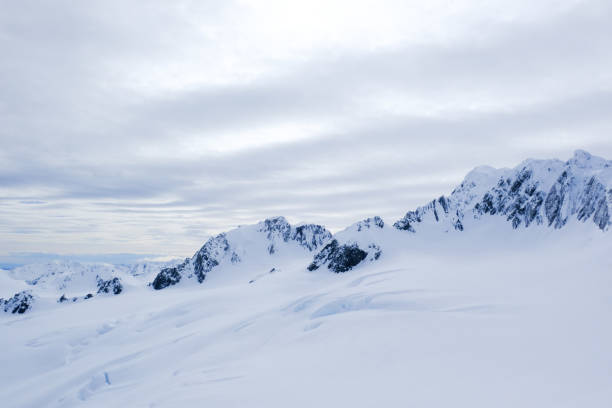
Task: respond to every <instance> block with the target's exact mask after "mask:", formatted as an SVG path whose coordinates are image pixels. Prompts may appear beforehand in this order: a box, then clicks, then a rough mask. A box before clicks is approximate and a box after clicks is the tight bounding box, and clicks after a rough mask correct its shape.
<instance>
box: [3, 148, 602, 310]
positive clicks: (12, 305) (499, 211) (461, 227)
mask: <svg viewBox="0 0 612 408" xmlns="http://www.w3.org/2000/svg"><path fill="white" fill-rule="evenodd" d="M611 210H612V162H611V161H608V160H605V159H602V158H599V157H595V156H592V155H590V154H589V153H587V152H585V151H581V150H579V151H576V152H575V153H574V155H573V157H572V158H571V159H570V160H568V161H566V162H563V161H560V160H525V161H524V162H523V163H521V164H520V165H518V166H517V167H515V168H513V169H495V168H492V167H486V166H483V167H477V168H475V169H474V170H472V171H471V172H470V173H468V175H467V176H466V177H465V179H464V180H463V182H462V183H461V184H460V185H459V186H457V188H455V189H454V190H453V191H452V193H451V194H450V195H449V196H441V197H439V198H437V199H435V200H432V201H430V202H429V203H427V204H426V205H424V206H422V207H419V208H417V209H416V210H413V211H409V212H408V213H406V215H405V216H404V217H403V218H401V219H400V220H398V221H397V222H395V223H394V224H393V225H392V226H388V225H386V224H385V222H384V221H383V220H382V219H381V218H380V217H372V218H368V219H365V220H363V221H359V222H357V223H355V224H353V225H351V226H349V227H348V228H346V229H344V230H342V231H339V232H337V233H335V234H333V235H332V234H331V233H330V232H329V231H328V230H327V229H325V228H324V227H323V226H321V225H315V224H304V225H297V226H293V225H291V224H289V223H288V222H287V220H286V219H285V218H283V217H275V218H269V219H266V220H265V221H262V222H260V223H258V224H255V225H250V226H243V227H239V228H236V229H234V230H231V231H228V232H226V233H222V234H219V235H217V236H215V237H212V238H210V239H209V240H208V241H206V243H205V244H204V245H203V246H202V247H201V248H200V250H198V251H197V252H196V253H195V254H194V255H193V256H192V257H191V258H186V259H185V260H184V261H182V262H180V263H178V264H177V263H170V264H164V265H158V266H155V265H150V264H149V265H147V264H143V265H140V266H138V267H132V266H120V265H105V266H100V265H89V266H87V267H85V266H84V265H78V264H50V265H49V268H48V270H44V271H43V270H41V269H39V268H29V267H28V266H24V267H22V268H18V269H20V270H18V271H13V272H12V273H14V274H16V275H19V276H20V277H19V279H22V280H24V281H25V283H26V284H27V286H28V288H27V290H24V291H21V292H18V293H16V294H14V295H12V296H10V297H9V298H8V299H0V307H1V308H2V310H4V311H5V312H7V313H24V312H26V311H28V310H30V309H31V308H32V305H33V304H35V303H36V302H37V301H38V300H37V299H39V292H43V289H45V290H46V291H47V292H50V293H53V294H54V296H55V298H54V302H57V303H64V302H67V303H74V302H80V301H88V299H91V298H93V297H96V296H99V295H103V294H104V295H118V294H120V293H123V291H124V289H127V290H128V291H129V290H130V286H129V285H128V286H127V287H124V282H123V281H122V280H121V279H124V278H127V279H130V280H132V278H138V277H139V276H145V277H146V280H144V281H138V285H145V284H146V283H148V284H149V285H150V286H151V287H152V288H153V289H156V290H160V289H164V288H168V287H170V286H174V285H177V284H179V283H180V284H185V283H188V282H192V283H195V284H201V283H203V282H205V280H206V279H207V276H208V275H209V273H211V271H215V273H216V272H218V273H219V274H220V275H219V276H222V275H223V272H226V271H227V269H232V270H236V271H237V272H238V273H237V275H240V277H242V276H244V278H245V282H248V283H251V284H255V283H256V282H257V280H258V279H259V277H262V276H267V275H268V274H270V273H278V272H279V271H281V270H282V268H283V267H284V266H285V265H298V268H299V265H300V263H301V262H303V268H304V270H307V271H310V272H313V273H315V271H317V273H318V272H320V271H330V272H334V273H346V272H348V271H350V270H352V269H353V268H355V267H358V266H361V265H364V264H367V263H369V262H376V261H379V260H380V259H383V258H384V257H386V256H387V255H389V254H390V255H392V254H393V251H397V250H398V249H399V250H401V248H402V247H408V246H410V245H411V241H412V237H413V236H416V235H419V234H420V233H423V232H425V231H428V232H429V233H432V232H433V233H434V234H435V233H442V234H447V233H449V234H464V233H466V231H470V230H476V229H477V227H478V226H487V225H489V224H492V223H493V222H495V223H501V224H502V225H507V226H508V228H509V229H515V230H520V229H522V228H535V227H538V228H550V229H563V228H564V227H565V226H566V225H567V224H568V223H571V222H574V223H584V224H587V225H588V224H590V225H592V227H593V228H594V229H595V230H601V231H605V233H608V232H607V231H609V229H610V224H611V216H610V215H611ZM482 231H483V232H482V233H483V234H499V233H500V232H499V231H500V230H499V229H498V228H492V229H487V228H484V229H482ZM517 233H520V232H517ZM420 236H423V237H426V239H436V238H435V235H427V234H421V235H420ZM155 268H156V269H155ZM291 268H294V266H291ZM294 269H295V268H294ZM266 271H269V272H266ZM149 273H150V274H149ZM249 273H258V275H257V276H253V275H250V276H248V275H249ZM237 275H236V276H237ZM121 277H123V278H121ZM132 284H134V283H132ZM67 291H68V292H72V294H70V295H68V292H67ZM60 295H61V296H60Z"/></svg>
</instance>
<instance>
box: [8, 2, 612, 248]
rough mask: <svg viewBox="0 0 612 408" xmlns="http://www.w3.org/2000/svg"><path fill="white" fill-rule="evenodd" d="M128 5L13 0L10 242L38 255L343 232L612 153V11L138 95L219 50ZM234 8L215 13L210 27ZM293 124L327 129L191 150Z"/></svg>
mask: <svg viewBox="0 0 612 408" xmlns="http://www.w3.org/2000/svg"><path fill="white" fill-rule="evenodd" d="M124 3H125V2H112V3H108V2H101V3H95V4H93V3H92V5H90V4H87V5H85V4H81V3H63V2H49V3H40V6H39V7H37V6H36V4H35V3H29V2H19V4H18V3H9V4H7V5H6V7H4V6H3V8H4V11H6V12H5V13H2V16H0V27H1V28H0V47H1V50H2V52H3V55H4V56H5V57H6V58H3V59H2V61H0V74H1V75H0V88H1V89H2V96H1V97H0V140H1V142H2V148H1V149H0V195H1V196H2V197H1V198H0V243H2V244H3V245H2V246H3V247H6V248H13V249H24V248H25V249H28V250H31V249H33V248H32V247H33V246H44V245H47V242H48V241H49V240H52V239H53V238H52V237H54V236H55V237H57V236H60V235H62V236H63V235H70V234H73V235H74V240H73V241H70V240H67V238H66V241H64V243H62V242H60V243H58V244H57V245H58V248H60V247H62V246H63V248H65V249H63V250H64V251H68V252H69V251H71V250H72V248H73V246H72V245H74V241H76V240H81V241H83V244H82V245H90V246H93V247H97V245H98V244H99V243H101V242H103V243H104V244H103V246H104V248H106V249H104V250H105V251H106V250H117V248H118V247H119V245H126V244H125V243H126V242H131V243H130V244H129V245H133V248H137V250H139V251H145V252H146V251H151V250H155V251H156V252H161V251H158V250H157V249H158V248H165V249H168V250H172V251H179V250H180V251H186V250H187V249H186V248H188V249H191V248H192V247H196V246H198V245H199V241H200V240H201V239H204V238H205V236H206V235H207V234H210V233H214V232H218V231H221V230H224V229H227V228H228V227H231V226H234V225H236V224H239V223H245V222H252V221H256V220H257V219H259V218H262V217H265V216H269V215H279V214H280V215H286V216H288V217H289V218H290V219H292V220H294V221H313V222H320V223H324V224H327V225H329V226H331V227H332V228H340V227H341V226H343V225H347V224H349V223H351V222H353V221H355V220H356V219H357V218H358V217H361V216H369V215H383V216H387V217H395V216H400V215H401V214H402V213H403V212H405V211H406V210H408V209H411V208H412V207H414V206H416V205H419V204H422V203H423V202H425V201H427V200H429V199H430V198H433V197H436V196H439V195H441V194H444V193H448V192H449V191H450V190H451V189H452V187H453V186H454V184H456V183H458V182H459V181H460V180H461V178H462V177H463V175H464V174H465V173H466V172H467V171H468V170H470V169H471V168H472V167H474V166H476V165H480V164H491V165H496V166H509V165H514V164H516V163H518V162H519V161H521V160H522V159H524V158H526V157H527V156H535V157H560V158H565V157H567V156H568V155H569V154H570V153H571V150H573V149H575V148H585V149H588V150H592V152H593V153H595V154H599V155H602V156H606V157H612V143H611V142H610V140H611V139H610V138H609V135H610V131H611V130H612V122H611V120H610V115H609V112H611V111H612V77H610V76H609V74H607V73H608V72H610V70H611V69H612V52H610V48H609V38H611V37H612V28H611V26H610V24H609V23H608V18H607V16H609V15H610V12H611V11H612V8H611V6H610V4H609V2H584V3H579V4H578V5H577V6H576V7H574V8H572V9H570V10H569V11H567V12H565V13H561V14H557V15H555V16H554V17H549V18H545V17H543V18H539V19H537V20H535V21H508V22H506V23H496V24H494V25H491V26H483V27H482V28H481V29H475V30H474V33H473V34H472V35H471V36H468V37H465V38H462V39H460V40H457V41H453V40H449V41H448V42H447V43H445V44H440V43H438V44H427V45H418V44H414V43H411V44H396V45H395V46H394V47H393V48H385V49H355V48H352V49H333V50H329V49H326V50H319V49H317V50H314V51H313V52H312V53H310V54H308V55H305V56H304V58H303V59H301V60H299V61H296V60H287V59H279V61H278V63H277V65H276V66H274V68H275V69H271V70H270V71H269V72H264V73H263V74H261V75H259V76H257V77H255V78H252V79H249V80H248V81H236V82H231V83H229V84H226V85H219V84H217V85H210V84H209V85H205V86H202V85H199V86H191V87H187V89H180V90H174V91H168V90H167V89H162V88H160V89H157V88H155V87H154V84H152V86H153V88H152V89H151V90H150V92H149V93H147V92H145V91H143V90H142V89H140V88H138V87H132V86H130V84H129V81H130V80H134V78H137V76H138V75H137V71H138V69H139V67H142V66H148V67H150V66H155V65H156V64H163V63H166V62H167V61H166V60H167V59H171V58H174V57H177V58H179V57H181V54H182V53H183V52H185V53H187V52H188V51H194V50H197V51H198V52H202V53H204V54H205V55H207V53H208V52H211V59H212V55H213V53H212V51H210V50H211V49H212V48H210V47H212V46H213V45H214V44H213V43H214V39H212V37H211V38H207V37H206V35H202V34H201V33H198V32H197V30H195V28H194V27H193V26H191V24H190V23H188V22H187V20H186V19H185V18H184V17H185V16H184V14H182V13H184V12H183V11H181V7H182V5H180V4H178V5H177V6H176V8H174V7H173V8H172V9H171V10H167V12H166V13H165V12H164V11H165V10H164V8H163V7H162V6H160V4H161V3H149V6H147V7H134V6H133V5H131V4H130V5H127V6H124ZM37 4H38V3H37ZM211 4H213V3H211ZM219 4H221V3H219ZM232 7H234V6H233V5H232V4H229V3H227V4H225V5H218V6H217V5H213V6H212V8H211V9H210V10H209V11H210V17H209V20H214V19H218V20H219V21H222V20H223V18H225V17H224V16H225V13H228V12H229V13H231V12H232V11H231V10H233V9H232ZM185 9H186V10H188V7H186V8H185ZM228 10H229V11H228ZM118 12H120V13H119V14H117V13H118ZM117 15H121V18H114V17H115V16H117ZM160 27H163V30H160ZM164 33H166V35H164ZM190 36H193V39H191V40H187V39H188V38H189V37H190ZM168 38H170V39H173V38H176V39H180V40H185V41H186V43H185V44H183V43H173V41H169V40H168ZM198 41H201V42H202V45H201V47H202V48H201V49H200V48H197V47H196V48H193V45H194V43H197V42H198ZM185 50H187V51H185ZM215 52H217V51H215ZM214 55H215V56H216V54H214ZM182 63H185V62H184V61H182ZM130 69H133V70H134V71H135V72H134V73H131V72H130ZM162 75H163V73H162ZM168 75H169V74H168ZM387 102H388V103H389V104H391V105H392V106H391V107H389V106H386V105H385V103H387ZM394 104H397V105H398V108H397V109H398V110H394V106H393V105H394ZM283 123H293V124H322V126H321V127H322V129H323V130H322V131H320V132H318V133H316V134H313V135H311V136H310V137H307V138H305V139H303V140H297V141H296V140H293V141H290V142H284V143H271V144H267V145H264V146H262V147H257V148H249V149H242V150H240V149H237V150H235V151H230V152H225V153H215V152H213V151H206V150H204V149H202V148H200V150H197V151H196V150H195V147H191V146H190V145H189V143H190V142H191V141H193V140H196V141H197V140H198V139H199V140H207V141H215V140H216V138H218V137H219V134H221V133H229V134H231V133H232V132H237V131H241V132H248V131H250V130H252V129H255V128H261V129H263V131H264V132H265V130H266V129H267V128H269V127H274V126H275V125H277V124H283ZM328 127H329V130H328ZM247 134H248V133H247ZM560 134H564V135H566V136H565V139H564V140H563V141H561V140H559V137H560V136H559V135H560ZM177 146H183V148H184V149H186V152H185V153H191V154H189V155H188V154H184V155H183V154H182V152H181V151H179V149H178V148H177ZM144 148H151V149H152V150H153V151H155V152H157V153H156V154H149V155H147V154H144V153H143V149H144ZM145 150H146V149H145ZM166 152H167V153H166ZM120 226H124V229H121V228H120ZM26 233H28V234H27V235H28V237H26V238H19V236H20V235H25V234H26ZM116 233H117V234H118V235H114V234H116ZM37 234H38V235H37ZM62 239H64V238H62ZM106 241H108V242H110V243H108V242H106ZM113 241H116V242H114V243H113ZM119 243H120V244H119ZM54 245H55V244H54ZM79 248H80V250H87V249H86V247H79ZM147 248H150V249H147ZM34 249H35V248H34ZM57 250H62V249H61V248H60V249H57ZM130 250H132V249H130ZM134 250H136V249H134Z"/></svg>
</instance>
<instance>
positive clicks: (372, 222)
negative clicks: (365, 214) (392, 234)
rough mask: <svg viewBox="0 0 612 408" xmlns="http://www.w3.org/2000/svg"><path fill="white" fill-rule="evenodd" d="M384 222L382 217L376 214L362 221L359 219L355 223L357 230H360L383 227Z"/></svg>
mask: <svg viewBox="0 0 612 408" xmlns="http://www.w3.org/2000/svg"><path fill="white" fill-rule="evenodd" d="M384 226H385V222H384V221H383V219H382V218H380V217H378V216H376V217H373V218H366V219H365V220H363V221H359V222H358V223H357V231H362V230H364V229H370V228H373V227H378V228H384Z"/></svg>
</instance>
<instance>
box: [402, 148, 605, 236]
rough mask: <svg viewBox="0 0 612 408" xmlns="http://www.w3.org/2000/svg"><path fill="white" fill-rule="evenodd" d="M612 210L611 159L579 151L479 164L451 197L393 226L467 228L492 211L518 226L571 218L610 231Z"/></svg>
mask: <svg viewBox="0 0 612 408" xmlns="http://www.w3.org/2000/svg"><path fill="white" fill-rule="evenodd" d="M610 214H612V161H608V160H605V159H602V158H600V157H595V156H592V155H591V154H589V153H588V152H585V151H583V150H577V151H576V152H575V153H574V156H573V157H572V158H571V159H570V160H568V161H566V162H562V161H560V160H533V159H529V160H525V161H524V162H522V163H521V164H519V165H518V166H516V167H515V168H513V169H494V168H491V167H486V166H483V167H477V168H475V169H474V170H472V171H471V172H470V173H468V175H467V176H466V177H465V179H464V180H463V182H462V183H461V184H460V185H459V186H458V187H457V188H455V189H454V190H453V192H452V193H451V194H450V196H448V197H446V196H441V197H440V198H438V199H436V200H433V201H431V202H429V203H428V204H426V205H425V206H422V207H419V208H417V209H416V210H414V211H409V212H408V213H407V214H406V215H405V216H404V217H403V218H402V219H400V220H399V221H397V222H396V223H395V224H394V226H395V227H396V228H398V229H400V230H406V231H410V232H417V231H418V230H419V229H421V228H432V227H433V228H436V227H437V228H439V229H441V230H443V231H447V232H448V231H451V230H457V231H463V229H464V228H466V227H469V226H471V225H473V224H474V223H475V222H477V221H480V220H483V219H485V218H486V216H487V215H491V216H495V215H496V216H503V217H505V218H506V220H507V221H508V222H510V223H511V224H512V227H513V228H515V229H516V228H519V227H521V226H523V227H529V225H531V224H533V223H535V224H537V225H547V226H552V227H554V228H562V227H563V226H564V225H565V224H566V223H567V222H568V220H570V219H571V218H572V217H574V218H577V219H578V220H580V221H584V222H586V221H587V220H591V221H592V222H593V223H594V224H595V225H596V226H597V227H598V228H599V229H601V230H604V231H605V230H607V229H608V228H609V226H610V224H611V220H610Z"/></svg>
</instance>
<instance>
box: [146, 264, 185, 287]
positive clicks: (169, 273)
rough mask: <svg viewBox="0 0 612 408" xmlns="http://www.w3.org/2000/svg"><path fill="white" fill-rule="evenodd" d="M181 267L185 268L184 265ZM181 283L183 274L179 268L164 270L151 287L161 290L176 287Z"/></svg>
mask: <svg viewBox="0 0 612 408" xmlns="http://www.w3.org/2000/svg"><path fill="white" fill-rule="evenodd" d="M181 265H183V267H184V264H181ZM180 281H181V274H180V273H179V267H172V268H164V269H162V270H161V271H160V272H159V273H158V274H157V276H156V277H155V279H153V282H152V283H151V286H153V289H155V290H160V289H164V288H167V287H168V286H172V285H176V284H177V283H179V282H180Z"/></svg>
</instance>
